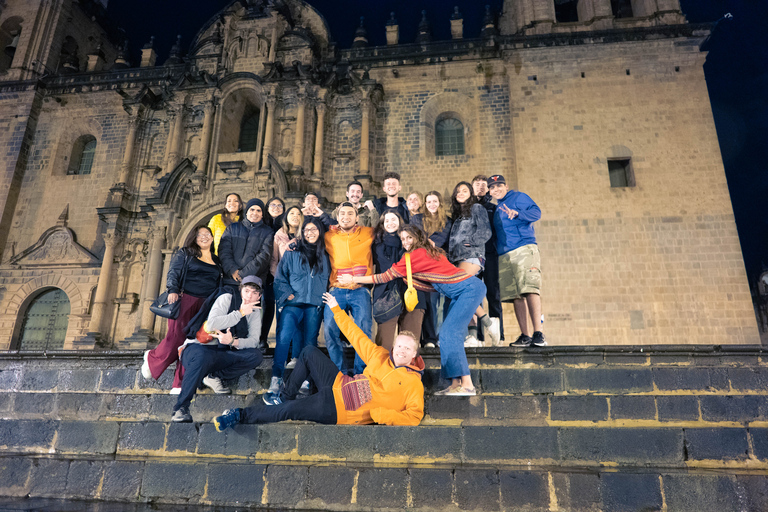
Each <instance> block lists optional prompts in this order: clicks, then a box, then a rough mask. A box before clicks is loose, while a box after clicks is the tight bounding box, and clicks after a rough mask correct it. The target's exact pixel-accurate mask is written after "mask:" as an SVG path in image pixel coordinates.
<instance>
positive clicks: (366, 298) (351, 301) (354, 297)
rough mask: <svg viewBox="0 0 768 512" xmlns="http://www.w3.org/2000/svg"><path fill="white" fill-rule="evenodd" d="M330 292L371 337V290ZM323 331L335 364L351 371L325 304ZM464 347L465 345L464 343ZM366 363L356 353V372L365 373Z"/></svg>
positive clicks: (335, 289) (331, 314)
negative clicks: (347, 366) (346, 363)
mask: <svg viewBox="0 0 768 512" xmlns="http://www.w3.org/2000/svg"><path fill="white" fill-rule="evenodd" d="M330 294H331V295H333V296H334V297H335V298H336V301H337V302H338V303H339V307H340V308H341V309H342V310H344V311H347V312H349V313H351V314H352V318H353V319H354V320H355V323H356V324H357V326H358V327H360V329H362V331H363V332H364V333H365V335H366V336H368V338H369V339H370V338H371V332H372V331H371V330H372V328H373V317H372V316H371V292H369V291H368V288H364V287H360V288H357V289H356V290H347V289H346V288H331V289H330ZM324 324H325V326H324V327H323V333H324V334H325V346H326V347H327V348H328V355H329V356H330V358H331V361H333V364H335V365H336V367H337V368H338V369H339V371H341V372H342V373H349V368H346V365H345V364H344V346H343V345H342V343H341V340H340V339H339V336H340V334H341V331H340V330H339V327H338V326H337V325H336V320H334V318H333V311H331V308H329V307H328V306H325V317H324ZM462 347H463V345H462ZM363 370H365V363H363V360H362V359H360V356H359V355H357V353H355V368H354V371H355V374H359V373H363Z"/></svg>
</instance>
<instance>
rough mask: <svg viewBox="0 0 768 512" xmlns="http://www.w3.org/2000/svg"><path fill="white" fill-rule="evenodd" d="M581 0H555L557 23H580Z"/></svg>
mask: <svg viewBox="0 0 768 512" xmlns="http://www.w3.org/2000/svg"><path fill="white" fill-rule="evenodd" d="M578 5H579V0H555V21H556V22H557V23H569V22H573V21H579V10H578Z"/></svg>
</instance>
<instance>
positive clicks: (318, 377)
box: [241, 346, 339, 425]
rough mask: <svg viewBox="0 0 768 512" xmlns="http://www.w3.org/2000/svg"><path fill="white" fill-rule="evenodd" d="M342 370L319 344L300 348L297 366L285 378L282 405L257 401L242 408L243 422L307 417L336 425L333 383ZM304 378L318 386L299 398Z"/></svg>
mask: <svg viewBox="0 0 768 512" xmlns="http://www.w3.org/2000/svg"><path fill="white" fill-rule="evenodd" d="M338 374H339V369H338V368H337V367H336V365H335V364H333V361H331V359H330V358H329V357H328V356H326V355H325V354H323V353H322V352H321V351H320V349H319V348H317V347H312V346H309V347H306V348H305V349H304V350H302V351H301V355H300V356H299V359H298V361H297V362H296V367H295V368H294V369H293V371H292V372H291V374H290V375H289V376H288V379H287V380H286V381H285V385H284V387H283V390H282V391H281V392H280V398H281V399H282V400H283V403H282V404H280V405H265V404H264V403H263V402H261V400H257V403H256V404H255V405H252V406H251V407H247V408H245V409H243V412H242V415H241V421H242V423H274V422H277V421H284V420H304V421H315V422H317V423H324V424H326V425H334V424H335V423H336V402H335V401H334V399H333V383H334V382H335V381H336V376H337V375H338ZM305 380H311V381H312V382H314V383H315V386H317V393H315V394H313V395H310V396H308V397H307V398H303V399H301V400H296V395H297V394H298V393H299V388H301V384H302V383H303V382H304V381H305Z"/></svg>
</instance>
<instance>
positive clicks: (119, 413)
mask: <svg viewBox="0 0 768 512" xmlns="http://www.w3.org/2000/svg"><path fill="white" fill-rule="evenodd" d="M763 393H768V390H766V391H763ZM260 398H261V395H246V394H244V393H233V394H231V395H215V394H213V392H211V391H210V390H207V389H206V390H204V391H200V392H199V393H198V394H197V396H196V397H195V399H194V400H193V402H192V405H191V407H190V411H191V413H192V416H193V418H194V419H195V420H196V421H199V422H210V421H212V420H213V418H214V417H216V416H218V415H219V414H221V412H222V411H223V410H225V409H229V408H231V407H245V406H247V405H250V404H251V403H252V402H253V401H254V400H260ZM175 403H176V396H174V395H169V394H167V393H165V392H164V393H122V392H120V393H107V392H79V393H66V392H45V391H43V392H6V393H2V394H0V418H6V419H13V418H18V419H61V420H82V421H97V420H106V421H121V420H131V421H166V420H168V419H169V418H170V416H171V411H172V410H173V406H174V405H175ZM585 422H596V423H600V424H606V425H613V426H631V425H643V426H660V427H661V426H669V425H683V426H746V427H749V426H761V425H763V424H764V423H766V422H768V394H761V395H758V394H751V395H750V394H728V395H724V394H720V395H709V394H702V395H690V394H689V395H681V394H670V395H659V394H655V395H654V394H650V395H629V396H627V395H570V394H568V395H532V396H515V395H481V396H477V397H460V398H459V397H445V396H434V395H429V396H427V397H426V400H425V418H424V420H423V421H422V424H424V425H435V424H447V423H451V424H463V425H519V426H522V425H528V426H544V425H562V426H566V425H573V424H577V425H582V424H584V423H585Z"/></svg>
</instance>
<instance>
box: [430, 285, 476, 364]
mask: <svg viewBox="0 0 768 512" xmlns="http://www.w3.org/2000/svg"><path fill="white" fill-rule="evenodd" d="M432 287H433V288H434V289H435V290H437V291H438V292H440V293H441V294H443V295H445V296H446V297H447V298H449V299H451V305H450V309H449V310H448V313H447V314H446V315H445V320H444V321H443V325H442V326H441V327H440V337H439V340H440V374H441V375H442V377H443V378H444V379H454V378H458V377H463V376H465V375H469V364H468V363H467V354H466V352H464V338H465V337H466V335H467V326H468V325H469V321H470V320H472V315H474V314H475V310H476V309H477V306H479V305H480V304H481V303H482V302H483V297H485V292H486V289H485V285H484V284H483V282H482V281H481V280H479V279H478V278H476V277H470V278H469V279H465V280H464V281H461V282H460V283H447V284H446V283H432Z"/></svg>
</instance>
